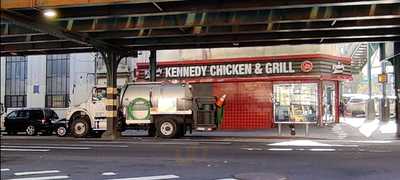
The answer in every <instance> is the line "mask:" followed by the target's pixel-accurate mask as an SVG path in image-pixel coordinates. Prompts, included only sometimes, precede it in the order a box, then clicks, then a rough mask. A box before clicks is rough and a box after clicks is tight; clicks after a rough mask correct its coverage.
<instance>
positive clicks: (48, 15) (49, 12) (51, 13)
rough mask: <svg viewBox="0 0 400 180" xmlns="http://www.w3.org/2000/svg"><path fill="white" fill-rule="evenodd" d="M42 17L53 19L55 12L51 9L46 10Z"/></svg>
mask: <svg viewBox="0 0 400 180" xmlns="http://www.w3.org/2000/svg"><path fill="white" fill-rule="evenodd" d="M43 15H44V16H45V17H46V18H54V17H56V16H57V12H56V11H54V10H52V9H46V10H44V11H43Z"/></svg>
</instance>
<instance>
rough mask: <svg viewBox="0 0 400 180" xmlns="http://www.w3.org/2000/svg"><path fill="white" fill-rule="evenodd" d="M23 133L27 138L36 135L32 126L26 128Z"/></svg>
mask: <svg viewBox="0 0 400 180" xmlns="http://www.w3.org/2000/svg"><path fill="white" fill-rule="evenodd" d="M25 132H26V134H27V135H28V136H34V135H36V133H37V132H36V127H35V126H34V125H29V126H28V127H26V129H25Z"/></svg>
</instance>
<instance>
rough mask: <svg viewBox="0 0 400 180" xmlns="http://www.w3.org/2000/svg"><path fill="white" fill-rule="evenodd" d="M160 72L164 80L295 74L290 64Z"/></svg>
mask: <svg viewBox="0 0 400 180" xmlns="http://www.w3.org/2000/svg"><path fill="white" fill-rule="evenodd" d="M162 71H163V72H165V73H164V76H165V78H189V77H205V76H211V77H216V76H242V75H261V74H284V73H295V70H294V69H293V65H292V62H268V63H255V64H252V63H245V64H221V65H202V66H182V67H165V68H162Z"/></svg>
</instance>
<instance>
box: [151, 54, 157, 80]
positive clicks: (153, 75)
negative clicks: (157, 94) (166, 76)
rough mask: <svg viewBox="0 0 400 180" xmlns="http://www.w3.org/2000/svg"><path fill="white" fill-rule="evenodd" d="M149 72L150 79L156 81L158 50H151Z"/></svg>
mask: <svg viewBox="0 0 400 180" xmlns="http://www.w3.org/2000/svg"><path fill="white" fill-rule="evenodd" d="M149 73H150V81H152V82H154V81H156V80H157V79H156V78H157V51H156V50H151V51H150V57H149Z"/></svg>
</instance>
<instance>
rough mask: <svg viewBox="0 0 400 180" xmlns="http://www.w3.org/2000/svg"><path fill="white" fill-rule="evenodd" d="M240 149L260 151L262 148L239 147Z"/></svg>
mask: <svg viewBox="0 0 400 180" xmlns="http://www.w3.org/2000/svg"><path fill="white" fill-rule="evenodd" d="M240 149H243V150H247V151H262V150H263V149H262V148H240Z"/></svg>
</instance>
